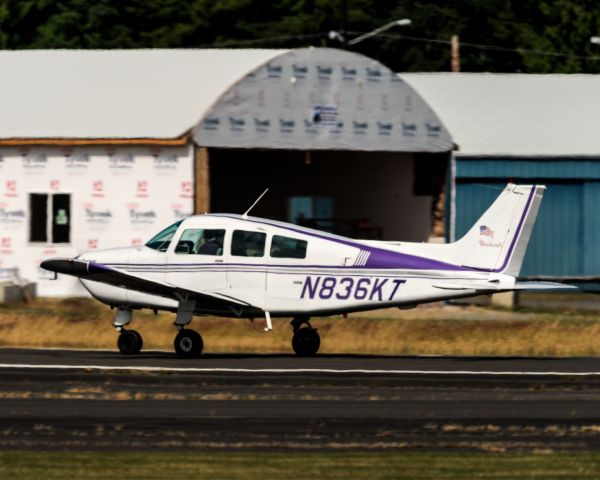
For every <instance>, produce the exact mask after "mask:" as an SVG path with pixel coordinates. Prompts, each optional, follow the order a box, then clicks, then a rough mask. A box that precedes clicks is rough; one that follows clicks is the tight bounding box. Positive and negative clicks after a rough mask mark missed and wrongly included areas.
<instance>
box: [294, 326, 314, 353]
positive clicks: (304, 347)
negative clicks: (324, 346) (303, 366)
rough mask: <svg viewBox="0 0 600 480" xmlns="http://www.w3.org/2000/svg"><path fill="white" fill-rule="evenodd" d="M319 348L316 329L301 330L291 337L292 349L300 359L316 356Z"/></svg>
mask: <svg viewBox="0 0 600 480" xmlns="http://www.w3.org/2000/svg"><path fill="white" fill-rule="evenodd" d="M320 346H321V337H319V333H318V332H317V329H316V328H301V329H300V330H297V331H296V332H295V333H294V336H293V337H292V348H293V349H294V352H296V355H299V356H300V357H312V356H313V355H316V353H317V352H318V351H319V347H320Z"/></svg>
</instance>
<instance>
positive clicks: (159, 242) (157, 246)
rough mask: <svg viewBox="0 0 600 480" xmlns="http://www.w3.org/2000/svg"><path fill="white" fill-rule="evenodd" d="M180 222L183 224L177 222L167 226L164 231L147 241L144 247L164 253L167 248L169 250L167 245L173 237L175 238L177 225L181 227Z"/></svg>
mask: <svg viewBox="0 0 600 480" xmlns="http://www.w3.org/2000/svg"><path fill="white" fill-rule="evenodd" d="M181 222H183V220H179V221H178V222H176V223H174V224H173V225H169V226H168V227H167V228H165V229H164V230H162V231H160V232H158V233H157V234H156V235H154V237H152V238H151V239H150V240H148V242H147V243H146V246H147V247H148V248H151V249H152V250H158V251H159V252H166V251H167V248H169V245H170V244H171V240H173V237H174V236H175V232H177V229H178V228H179V225H181Z"/></svg>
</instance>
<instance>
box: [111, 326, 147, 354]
mask: <svg viewBox="0 0 600 480" xmlns="http://www.w3.org/2000/svg"><path fill="white" fill-rule="evenodd" d="M143 345H144V340H143V339H142V336H141V335H140V334H139V333H138V332H136V331H135V330H124V329H123V330H121V333H120V334H119V338H118V339H117V346H118V347H119V352H121V353H122V354H123V355H135V354H136V353H140V350H141V349H142V347H143Z"/></svg>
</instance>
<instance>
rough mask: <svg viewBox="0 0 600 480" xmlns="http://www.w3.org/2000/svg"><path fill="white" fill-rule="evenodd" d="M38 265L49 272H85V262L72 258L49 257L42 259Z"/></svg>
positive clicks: (79, 273)
mask: <svg viewBox="0 0 600 480" xmlns="http://www.w3.org/2000/svg"><path fill="white" fill-rule="evenodd" d="M40 267H42V268H43V269H45V270H50V271H51V272H56V273H64V274H66V275H75V276H80V275H84V274H86V273H87V263H84V262H81V261H78V260H74V259H72V258H50V259H48V260H44V261H43V262H42V263H41V264H40Z"/></svg>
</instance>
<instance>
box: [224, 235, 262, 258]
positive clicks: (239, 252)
mask: <svg viewBox="0 0 600 480" xmlns="http://www.w3.org/2000/svg"><path fill="white" fill-rule="evenodd" d="M266 238H267V235H266V234H264V233H260V232H247V231H245V230H235V231H234V232H233V238H232V239H231V254H232V255H234V256H236V257H262V256H264V254H265V240H266Z"/></svg>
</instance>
